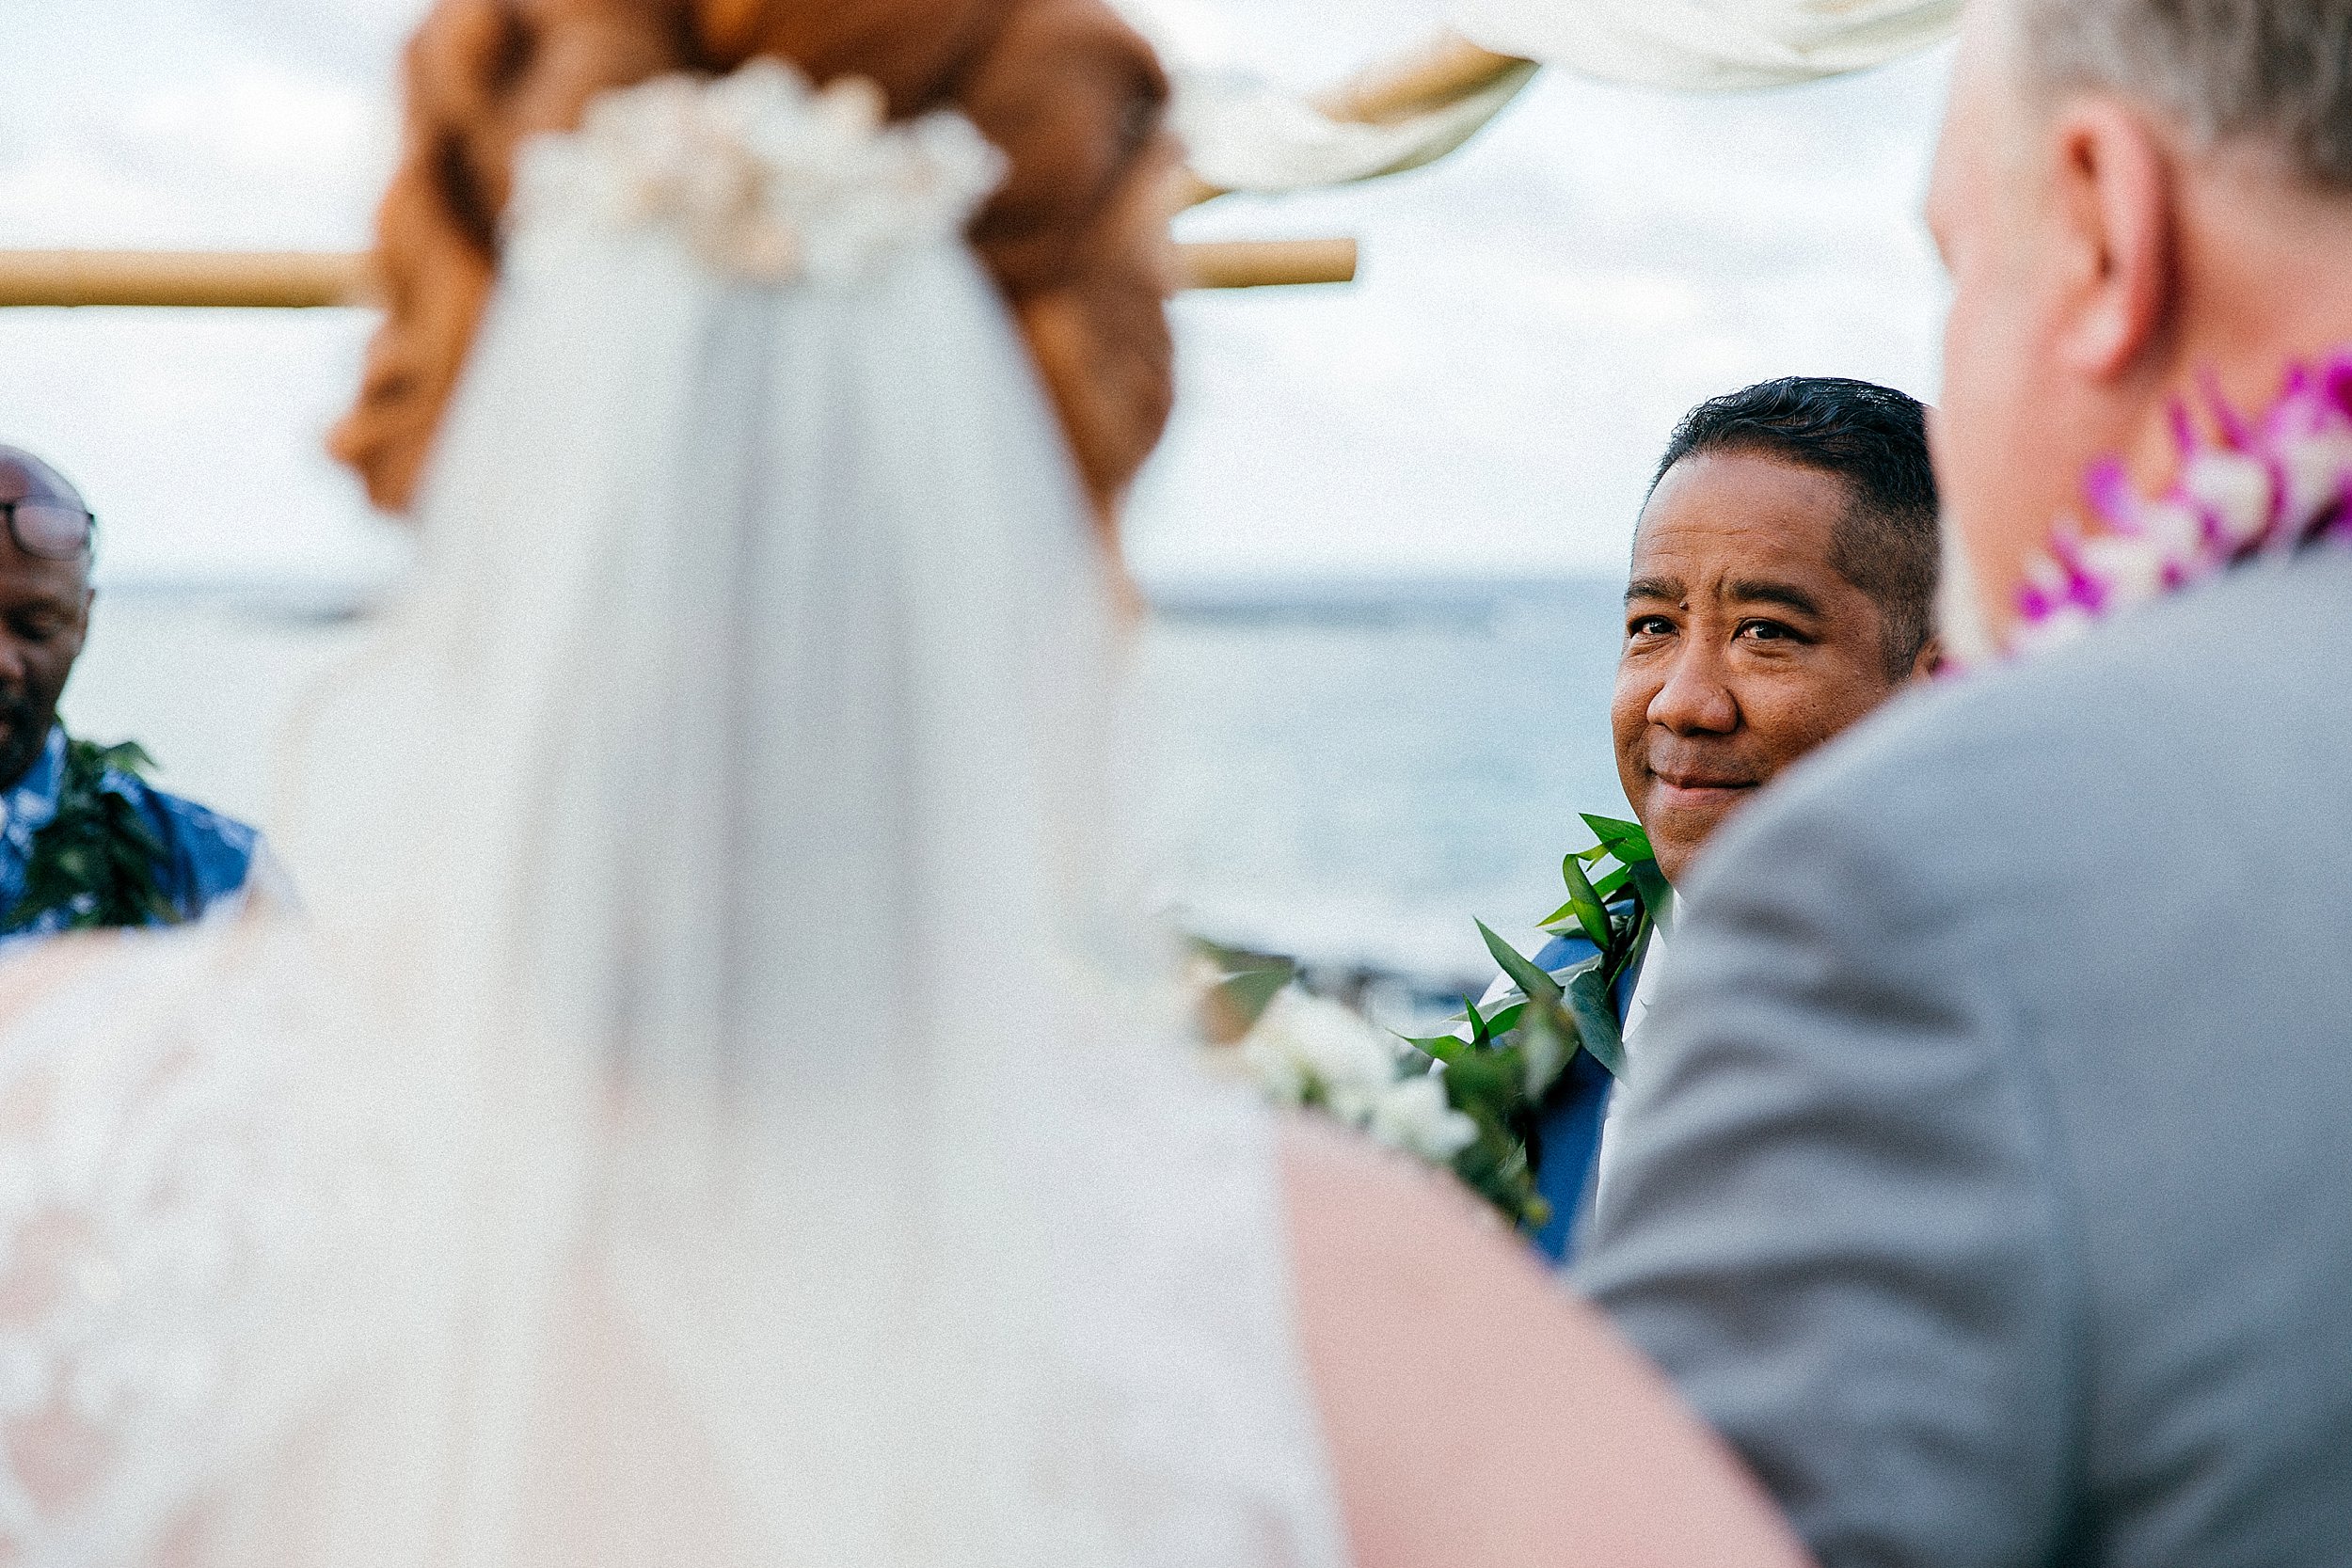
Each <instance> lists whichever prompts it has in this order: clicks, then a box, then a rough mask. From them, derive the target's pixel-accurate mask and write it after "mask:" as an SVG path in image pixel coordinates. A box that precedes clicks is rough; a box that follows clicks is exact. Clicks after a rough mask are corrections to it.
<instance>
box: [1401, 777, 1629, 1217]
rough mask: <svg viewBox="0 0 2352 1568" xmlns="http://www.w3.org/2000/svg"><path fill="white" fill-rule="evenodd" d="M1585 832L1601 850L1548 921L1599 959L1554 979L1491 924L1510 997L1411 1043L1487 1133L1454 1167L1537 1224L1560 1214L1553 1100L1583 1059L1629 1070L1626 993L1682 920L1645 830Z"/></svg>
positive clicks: (1592, 852) (1580, 864)
mask: <svg viewBox="0 0 2352 1568" xmlns="http://www.w3.org/2000/svg"><path fill="white" fill-rule="evenodd" d="M1584 825H1585V826H1586V827H1588V828H1590V829H1591V830H1592V831H1593V834H1594V836H1595V838H1596V839H1597V840H1598V842H1597V843H1596V844H1594V845H1593V847H1591V848H1588V849H1581V850H1578V851H1576V852H1574V853H1572V854H1570V855H1568V856H1567V857H1566V858H1565V860H1564V861H1563V862H1562V863H1561V866H1560V875H1561V879H1562V880H1563V881H1564V882H1565V884H1566V886H1567V893H1568V901H1567V902H1566V903H1565V904H1563V905H1561V906H1560V908H1558V909H1557V910H1554V911H1552V912H1551V914H1550V915H1549V916H1548V917H1547V918H1546V919H1545V920H1544V921H1542V922H1541V925H1542V928H1543V929H1544V930H1546V931H1549V932H1550V933H1551V934H1552V935H1554V936H1566V935H1570V934H1577V935H1581V936H1583V937H1584V938H1585V939H1586V940H1587V941H1588V942H1591V943H1592V944H1593V947H1594V949H1595V951H1594V952H1593V953H1592V954H1590V955H1589V956H1587V957H1586V958H1582V959H1581V960H1580V961H1579V962H1577V963H1575V964H1573V965H1571V966H1569V967H1568V968H1566V969H1563V970H1561V971H1559V972H1558V973H1556V974H1554V973H1549V972H1547V971H1546V970H1544V969H1543V968H1542V967H1541V966H1540V965H1538V964H1537V963H1536V962H1535V961H1534V959H1533V958H1527V957H1525V956H1523V955H1522V954H1521V953H1520V952H1519V951H1518V949H1517V948H1515V947H1513V946H1512V945H1511V944H1510V943H1509V942H1505V941H1504V940H1503V939H1502V937H1500V936H1498V935H1497V934H1496V933H1495V932H1494V931H1493V930H1491V929H1490V928H1488V927H1487V926H1486V924H1485V923H1484V922H1483V921H1482V922H1480V923H1479V927H1478V930H1479V934H1480V935H1481V936H1482V937H1484V938H1485V939H1486V950H1487V952H1489V953H1490V954H1492V955H1493V956H1494V959H1495V962H1496V963H1497V964H1498V965H1500V966H1501V968H1502V973H1503V974H1505V975H1506V976H1507V977H1508V978H1509V979H1510V981H1511V984H1512V989H1511V990H1510V991H1509V992H1507V993H1506V994H1505V995H1503V996H1502V997H1500V998H1498V999H1497V1000H1496V1002H1495V1004H1494V1006H1493V1008H1492V1009H1491V1010H1490V1011H1486V1012H1483V1013H1482V1012H1481V1011H1480V1009H1479V1006H1478V1005H1477V1003H1475V1002H1473V1001H1471V1000H1470V998H1468V997H1465V998H1464V999H1463V1008H1464V1010H1463V1012H1462V1014H1461V1017H1460V1019H1459V1022H1460V1023H1461V1024H1462V1025H1463V1027H1462V1028H1461V1029H1457V1030H1456V1031H1455V1032H1454V1033H1451V1034H1444V1035H1435V1036H1431V1037H1426V1038H1421V1039H1414V1038H1409V1037H1408V1038H1407V1039H1406V1043H1407V1044H1409V1045H1411V1046H1412V1047H1413V1048H1414V1049H1415V1050H1416V1051H1418V1052H1420V1053H1422V1054H1423V1055H1424V1056H1426V1057H1427V1058H1429V1060H1430V1061H1431V1062H1432V1063H1433V1064H1442V1065H1443V1071H1442V1077H1443V1080H1444V1083H1445V1085H1446V1098H1447V1099H1448V1100H1449V1101H1451V1102H1452V1103H1453V1105H1454V1109H1456V1110H1458V1111H1460V1112H1462V1113H1463V1114H1464V1115H1466V1116H1468V1117H1470V1119H1471V1120H1472V1121H1473V1122H1475V1123H1477V1125H1478V1132H1479V1136H1478V1139H1477V1141H1476V1142H1474V1143H1472V1144H1471V1145H1470V1147H1469V1148H1465V1149H1464V1150H1463V1151H1462V1152H1461V1153H1460V1154H1459V1155H1458V1156H1456V1157H1455V1159H1454V1170H1455V1172H1456V1174H1458V1175H1459V1176H1460V1177H1461V1178H1462V1180H1465V1181H1467V1182H1469V1183H1470V1186H1471V1187H1473V1188H1474V1189H1476V1190H1477V1191H1478V1192H1479V1193H1480V1194H1481V1195H1482V1196H1485V1197H1486V1200H1487V1201H1488V1202H1490V1203H1492V1204H1493V1205H1494V1206H1495V1207H1496V1208H1498V1209H1500V1210H1502V1212H1503V1213H1504V1214H1506V1215H1508V1216H1509V1217H1510V1218H1511V1219H1513V1220H1514V1221H1516V1222H1518V1224H1520V1225H1523V1226H1526V1227H1530V1228H1540V1227H1542V1226H1543V1225H1544V1224H1545V1223H1546V1222H1547V1221H1548V1220H1549V1218H1550V1208H1549V1205H1548V1204H1547V1203H1545V1201H1544V1199H1543V1197H1542V1196H1541V1195H1540V1194H1539V1193H1538V1192H1537V1191H1536V1187H1535V1169H1536V1165H1537V1164H1538V1163H1539V1162H1540V1160H1541V1158H1542V1148H1541V1146H1540V1144H1539V1142H1538V1136H1539V1134H1538V1123H1539V1120H1540V1116H1541V1112H1542V1109H1543V1104H1544V1100H1545V1097H1546V1096H1547V1095H1549V1093H1550V1091H1551V1088H1552V1085H1555V1084H1557V1083H1558V1082H1559V1081H1560V1075H1561V1074H1562V1073H1563V1072H1565V1071H1566V1070H1567V1068H1568V1064H1569V1063H1570V1062H1572V1061H1573V1060H1575V1057H1576V1053H1578V1052H1579V1051H1584V1052H1587V1053H1590V1054H1591V1055H1592V1057H1593V1059H1594V1060H1595V1061H1597V1062H1598V1063H1599V1064H1600V1065H1601V1067H1602V1068H1603V1069H1606V1070H1607V1071H1608V1073H1609V1074H1610V1076H1612V1077H1615V1076H1617V1075H1618V1074H1619V1073H1621V1072H1622V1071H1623V1070H1624V1069H1625V1038H1624V1035H1623V1032H1622V1031H1621V1029H1620V1028H1619V1026H1618V1022H1617V1009H1616V1006H1615V1003H1614V1001H1613V997H1614V995H1615V991H1616V987H1617V984H1618V982H1619V981H1620V980H1621V979H1623V978H1624V976H1625V974H1626V973H1627V972H1628V971H1629V969H1630V968H1631V967H1632V966H1633V965H1634V964H1635V963H1637V962H1639V961H1640V959H1641V957H1642V954H1643V953H1644V952H1645V950H1646V949H1647V947H1648V945H1649V940H1650V936H1651V934H1652V933H1653V932H1655V931H1656V930H1657V929H1658V928H1659V927H1661V926H1662V925H1664V924H1665V923H1666V922H1667V921H1669V920H1671V919H1672V918H1673V916H1672V911H1673V909H1674V902H1673V895H1672V893H1671V891H1670V890H1669V889H1668V887H1667V885H1666V878H1665V875H1664V873H1662V872H1661V871H1660V870H1659V869H1658V857H1657V855H1656V854H1655V853H1654V852H1653V851H1652V850H1651V848H1650V842H1649V835H1648V834H1646V833H1645V832H1643V831H1642V828H1641V825H1640V824H1639V823H1634V822H1623V821H1619V820H1617V819H1616V818H1613V817H1607V816H1589V815H1588V816H1585V818H1584Z"/></svg>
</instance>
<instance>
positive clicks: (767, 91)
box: [512, 59, 1005, 285]
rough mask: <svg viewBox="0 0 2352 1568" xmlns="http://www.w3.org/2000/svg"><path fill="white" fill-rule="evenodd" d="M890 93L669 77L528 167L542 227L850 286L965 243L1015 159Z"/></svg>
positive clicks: (773, 76) (539, 154)
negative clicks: (902, 119)
mask: <svg viewBox="0 0 2352 1568" xmlns="http://www.w3.org/2000/svg"><path fill="white" fill-rule="evenodd" d="M884 114H885V111H884V105H883V102H882V89H881V88H879V87H875V86H874V84H873V83H871V82H869V81H866V79H864V78H863V77H843V78H841V79H839V80H837V81H834V82H833V83H831V84H829V85H828V86H827V87H825V88H824V89H823V90H822V91H818V90H815V89H813V88H812V87H810V86H809V84H808V82H807V80H806V79H805V78H803V76H802V75H801V74H800V73H799V72H798V71H794V70H793V69H792V68H791V67H790V66H788V65H786V64H784V63H783V62H781V61H778V60H772V59H758V60H754V61H752V62H751V63H750V64H748V65H746V66H744V67H743V68H742V69H740V70H739V71H736V72H735V73H734V74H733V75H731V76H724V77H718V78H705V77H697V76H683V75H673V76H660V77H656V78H655V79H653V80H651V81H648V82H643V83H640V84H638V85H637V86H635V87H624V88H620V89H617V90H615V91H612V92H608V93H606V94H604V95H603V96H602V97H600V98H598V99H596V101H595V102H594V103H591V104H590V105H589V106H588V109H587V112H586V114H585V115H584V116H583V117H582V118H581V120H580V129H579V130H578V131H577V132H574V133H571V134H569V135H547V136H540V137H537V138H535V139H534V140H532V142H531V143H530V144H529V145H527V146H526V147H525V148H524V149H523V150H522V153H521V156H520V157H519V159H518V160H517V167H516V197H515V201H514V205H513V212H512V218H513V221H514V222H515V223H516V224H517V225H518V226H523V227H529V228H542V227H551V228H560V227H564V226H585V227H588V228H592V229H596V230H605V231H619V232H629V231H635V230H648V229H660V228H668V229H671V230H675V232H676V233H677V234H678V236H679V237H680V238H681V239H682V240H683V241H684V242H685V244H686V245H687V246H688V247H689V248H690V249H691V251H692V252H693V253H694V255H695V256H696V257H698V258H699V259H700V260H701V261H703V263H704V264H705V265H707V266H708V267H710V268H711V269H712V270H713V271H715V272H717V273H719V274H720V275H722V276H723V277H733V278H738V279H741V280H743V281H746V282H753V283H762V284H771V285H774V284H788V283H799V282H803V281H806V282H814V283H820V284H822V283H843V282H850V281H854V280H856V279H857V278H860V277H866V276H867V275H869V274H870V273H871V272H872V271H873V270H874V268H875V267H876V266H877V265H878V264H879V263H880V262H881V261H883V260H885V259H887V258H888V257H890V256H892V255H895V254H897V253H899V252H902V251H906V250H909V249H912V248H914V247H915V246H917V245H922V244H925V243H928V242H936V241H941V240H946V239H950V238H953V237H955V236H958V235H960V234H961V232H962V230H963V228H964V225H965V224H967V223H968V222H969V221H970V220H971V216H972V214H973V213H974V212H976V211H977V209H978V207H979V204H980V203H981V202H982V201H984V200H986V199H987V198H988V196H989V193H990V192H992V191H993V190H994V189H995V188H996V186H997V185H998V184H999V183H1000V182H1002V181H1003V179H1004V175H1005V158H1004V154H1002V153H1001V152H999V151H998V150H996V149H995V148H994V147H993V146H991V145H990V144H989V143H988V141H987V140H986V138H984V137H983V136H981V135H980V134H979V132H978V131H977V130H976V129H975V128H974V127H973V125H972V123H971V122H970V121H969V120H967V119H963V118H962V117H961V115H955V114H946V113H941V114H932V115H927V116H925V117H924V118H922V119H917V120H914V121H911V122H909V123H906V124H902V125H893V124H889V123H886V121H885V118H884Z"/></svg>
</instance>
